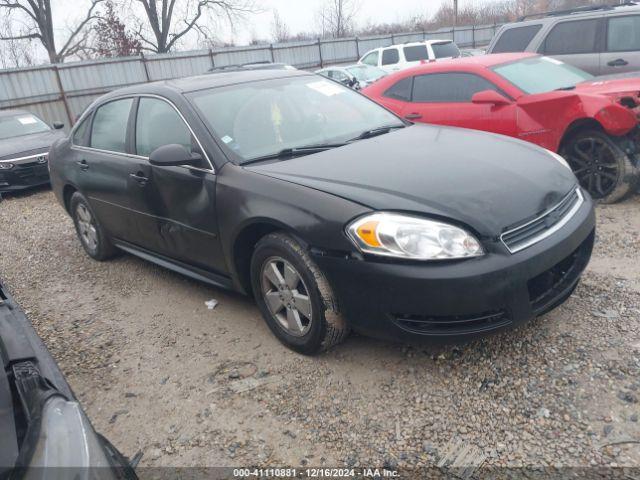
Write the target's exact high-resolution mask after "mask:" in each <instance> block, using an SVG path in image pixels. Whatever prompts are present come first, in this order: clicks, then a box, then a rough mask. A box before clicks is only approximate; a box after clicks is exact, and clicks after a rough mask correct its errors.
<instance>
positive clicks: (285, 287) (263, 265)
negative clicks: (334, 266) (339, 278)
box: [251, 233, 349, 355]
mask: <svg viewBox="0 0 640 480" xmlns="http://www.w3.org/2000/svg"><path fill="white" fill-rule="evenodd" d="M251 285H252V288H253V293H254V296H255V299H256V302H257V304H258V308H259V309H260V312H261V313H262V316H263V317H264V319H265V321H266V322H267V325H268V326H269V328H270V329H271V331H272V332H273V334H274V335H275V336H276V337H277V338H278V339H279V340H280V341H281V342H282V343H284V344H285V345H286V346H287V347H289V348H291V349H292V350H295V351H296V352H299V353H302V354H304V355H315V354H317V353H320V352H322V351H324V350H327V349H329V348H331V347H332V346H334V345H336V344H338V343H340V342H341V341H342V340H344V339H345V338H346V337H347V335H348V334H349V328H348V326H347V323H346V322H345V320H344V319H343V318H342V316H341V315H340V313H339V311H338V307H337V301H336V298H335V296H334V294H333V291H332V289H331V287H330V285H329V282H328V281H327V279H326V278H325V276H324V274H323V273H322V272H321V271H320V269H319V268H318V267H317V265H316V264H315V263H314V262H313V261H312V260H311V257H309V254H308V253H307V252H306V250H305V249H304V248H303V247H302V246H301V245H300V244H299V243H298V242H297V241H296V240H295V239H293V238H292V237H291V236H289V235H286V234H284V233H272V234H269V235H267V236H265V237H264V238H262V239H261V240H260V241H259V242H258V244H257V245H256V248H255V250H254V252H253V257H252V258H251Z"/></svg>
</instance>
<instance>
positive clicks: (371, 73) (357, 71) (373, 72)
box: [346, 65, 386, 82]
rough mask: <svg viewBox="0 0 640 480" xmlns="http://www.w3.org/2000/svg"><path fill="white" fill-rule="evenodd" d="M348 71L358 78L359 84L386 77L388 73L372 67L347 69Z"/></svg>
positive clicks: (363, 66)
mask: <svg viewBox="0 0 640 480" xmlns="http://www.w3.org/2000/svg"><path fill="white" fill-rule="evenodd" d="M346 70H347V71H348V72H349V73H350V74H351V75H353V76H354V77H356V79H357V80H358V81H359V82H370V81H372V80H377V79H379V78H381V77H384V76H385V75H386V72H385V71H384V70H382V69H381V68H376V67H370V66H369V65H357V66H353V67H347V69H346Z"/></svg>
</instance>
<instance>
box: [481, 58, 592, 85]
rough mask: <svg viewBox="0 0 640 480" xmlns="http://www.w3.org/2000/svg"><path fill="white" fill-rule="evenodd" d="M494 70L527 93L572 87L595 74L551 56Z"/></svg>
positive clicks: (531, 59)
mask: <svg viewBox="0 0 640 480" xmlns="http://www.w3.org/2000/svg"><path fill="white" fill-rule="evenodd" d="M493 71H494V72H496V73H497V74H498V75H500V76H501V77H504V78H505V79H507V80H508V81H509V82H511V83H513V84H514V85H515V86H516V87H518V88H519V89H520V90H522V91H523V92H525V93H529V94H534V93H545V92H551V91H553V90H564V89H570V88H573V87H575V86H576V84H578V83H580V82H584V81H586V80H590V79H592V78H593V75H590V74H588V73H587V72H584V71H582V70H580V69H579V68H575V67H572V66H571V65H567V64H566V63H563V62H561V61H560V60H556V59H554V58H549V57H533V58H525V59H522V60H518V61H516V62H511V63H506V64H503V65H498V66H496V67H493Z"/></svg>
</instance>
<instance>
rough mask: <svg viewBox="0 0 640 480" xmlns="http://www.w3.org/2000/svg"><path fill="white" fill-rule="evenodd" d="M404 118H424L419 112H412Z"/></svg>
mask: <svg viewBox="0 0 640 480" xmlns="http://www.w3.org/2000/svg"><path fill="white" fill-rule="evenodd" d="M404 118H406V119H407V120H418V119H420V118H422V115H421V114H419V113H410V114H408V115H405V116H404Z"/></svg>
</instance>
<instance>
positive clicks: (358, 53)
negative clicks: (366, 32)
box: [356, 37, 360, 60]
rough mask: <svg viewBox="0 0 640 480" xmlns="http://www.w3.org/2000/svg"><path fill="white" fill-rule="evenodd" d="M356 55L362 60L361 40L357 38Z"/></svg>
mask: <svg viewBox="0 0 640 480" xmlns="http://www.w3.org/2000/svg"><path fill="white" fill-rule="evenodd" d="M356 55H357V56H358V60H360V40H359V39H358V37H356Z"/></svg>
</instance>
